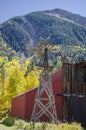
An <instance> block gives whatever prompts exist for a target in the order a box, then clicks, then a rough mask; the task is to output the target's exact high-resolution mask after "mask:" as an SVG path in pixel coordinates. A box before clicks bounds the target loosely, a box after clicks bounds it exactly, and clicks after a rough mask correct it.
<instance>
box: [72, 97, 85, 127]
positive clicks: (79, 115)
mask: <svg viewBox="0 0 86 130" xmlns="http://www.w3.org/2000/svg"><path fill="white" fill-rule="evenodd" d="M70 119H71V120H72V121H77V122H81V123H82V124H83V125H84V126H86V97H81V98H78V97H72V98H70Z"/></svg>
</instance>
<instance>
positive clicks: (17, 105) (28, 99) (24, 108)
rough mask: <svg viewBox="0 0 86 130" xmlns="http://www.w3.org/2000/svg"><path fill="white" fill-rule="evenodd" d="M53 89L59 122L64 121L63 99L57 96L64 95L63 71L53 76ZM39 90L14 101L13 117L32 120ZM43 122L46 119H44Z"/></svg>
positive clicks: (18, 97)
mask: <svg viewBox="0 0 86 130" xmlns="http://www.w3.org/2000/svg"><path fill="white" fill-rule="evenodd" d="M52 87H53V93H54V96H55V103H56V110H57V116H58V119H59V120H62V97H61V96H56V94H58V93H62V71H61V70H60V71H58V72H56V73H54V74H53V75H52ZM36 92H37V88H35V89H32V90H30V91H28V92H26V93H24V94H22V95H20V96H17V97H14V98H13V99H12V108H11V115H12V116H15V117H20V118H22V119H27V120H30V119H31V115H32V110H33V106H34V100H35V96H36ZM42 120H43V121H45V119H43V118H42Z"/></svg>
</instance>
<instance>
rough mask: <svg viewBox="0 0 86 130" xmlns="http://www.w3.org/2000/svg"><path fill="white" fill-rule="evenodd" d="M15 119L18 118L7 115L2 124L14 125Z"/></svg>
mask: <svg viewBox="0 0 86 130" xmlns="http://www.w3.org/2000/svg"><path fill="white" fill-rule="evenodd" d="M15 120H16V118H14V117H10V116H7V117H5V118H3V120H2V124H4V125H6V126H12V125H14V122H15Z"/></svg>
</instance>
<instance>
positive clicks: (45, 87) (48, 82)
mask: <svg viewBox="0 0 86 130" xmlns="http://www.w3.org/2000/svg"><path fill="white" fill-rule="evenodd" d="M42 46H43V47H42ZM42 46H41V45H40V46H39V50H40V49H41V48H42V49H43V51H44V53H43V54H42V60H43V65H42V66H41V67H43V72H42V76H41V78H40V85H39V87H38V90H37V94H36V98H35V103H34V108H33V113H32V119H31V120H32V121H34V122H36V121H40V119H41V117H42V116H44V115H45V116H47V118H48V119H49V121H50V122H55V123H58V118H57V113H56V106H55V99H54V94H53V90H52V79H51V76H50V75H49V71H50V70H51V69H52V68H53V66H49V63H48V48H49V44H47V45H45V44H44V45H43V44H42ZM40 51H41V50H40ZM41 52H42V51H41Z"/></svg>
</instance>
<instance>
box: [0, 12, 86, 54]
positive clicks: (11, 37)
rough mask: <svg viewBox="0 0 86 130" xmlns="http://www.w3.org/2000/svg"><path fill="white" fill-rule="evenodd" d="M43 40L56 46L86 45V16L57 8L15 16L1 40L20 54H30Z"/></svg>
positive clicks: (0, 32) (0, 27) (3, 26)
mask: <svg viewBox="0 0 86 130" xmlns="http://www.w3.org/2000/svg"><path fill="white" fill-rule="evenodd" d="M42 37H43V38H47V37H50V42H51V43H52V44H55V45H58V44H72V45H81V46H83V45H86V17H82V16H80V15H77V14H73V13H71V12H68V11H65V10H61V9H54V10H45V11H38V12H32V13H29V14H27V15H24V16H18V17H14V18H12V19H10V20H8V21H6V22H4V23H3V24H1V25H0V39H3V41H4V42H5V43H6V44H7V46H8V47H10V48H12V49H13V50H15V51H16V52H24V53H25V54H26V50H27V48H30V47H31V46H36V45H37V44H38V43H39V42H40V39H41V38H42Z"/></svg>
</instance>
